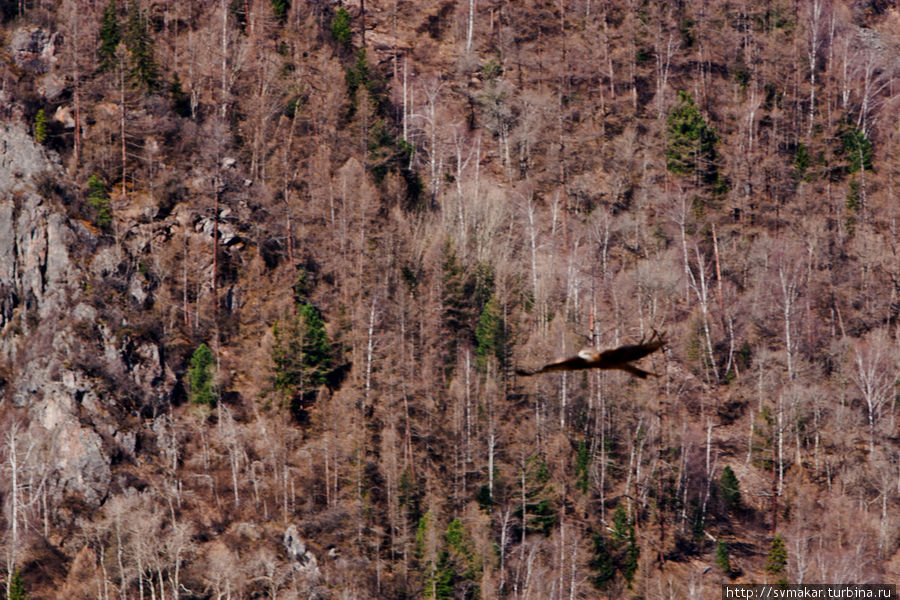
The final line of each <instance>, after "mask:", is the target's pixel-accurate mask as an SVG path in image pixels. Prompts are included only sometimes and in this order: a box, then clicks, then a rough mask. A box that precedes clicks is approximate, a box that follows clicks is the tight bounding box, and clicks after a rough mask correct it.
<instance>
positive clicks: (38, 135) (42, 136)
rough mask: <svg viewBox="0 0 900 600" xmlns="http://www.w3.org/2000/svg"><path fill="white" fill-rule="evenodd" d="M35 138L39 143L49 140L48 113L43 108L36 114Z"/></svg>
mask: <svg viewBox="0 0 900 600" xmlns="http://www.w3.org/2000/svg"><path fill="white" fill-rule="evenodd" d="M34 140H35V141H36V142H37V143H38V144H43V143H44V142H45V141H46V140H47V115H46V113H44V109H43V108H41V109H39V110H38V111H37V114H36V115H34Z"/></svg>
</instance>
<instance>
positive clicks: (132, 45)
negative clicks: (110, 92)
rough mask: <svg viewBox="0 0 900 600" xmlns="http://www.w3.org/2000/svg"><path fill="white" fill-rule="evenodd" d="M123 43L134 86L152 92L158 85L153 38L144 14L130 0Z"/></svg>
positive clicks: (157, 68) (134, 2)
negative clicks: (127, 54)
mask: <svg viewBox="0 0 900 600" xmlns="http://www.w3.org/2000/svg"><path fill="white" fill-rule="evenodd" d="M125 45H126V46H127V47H128V52H129V55H130V57H131V81H132V84H133V85H134V86H135V87H144V88H146V90H147V91H149V92H152V91H154V90H156V89H157V87H159V66H158V65H157V64H156V60H155V59H154V58H153V38H152V36H151V35H150V30H149V28H148V26H147V18H146V15H144V13H143V12H142V11H141V9H140V8H139V7H138V4H137V2H136V0H131V4H130V5H129V7H128V20H127V22H126V24H125Z"/></svg>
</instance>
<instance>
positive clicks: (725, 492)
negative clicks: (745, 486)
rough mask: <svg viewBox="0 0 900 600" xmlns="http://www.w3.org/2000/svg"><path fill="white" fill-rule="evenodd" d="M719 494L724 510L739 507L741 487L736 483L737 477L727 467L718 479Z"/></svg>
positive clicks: (727, 466)
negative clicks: (723, 502) (723, 503)
mask: <svg viewBox="0 0 900 600" xmlns="http://www.w3.org/2000/svg"><path fill="white" fill-rule="evenodd" d="M719 493H721V495H722V500H724V501H725V509H726V510H734V509H736V508H739V507H740V505H741V486H740V483H739V482H738V478H737V475H735V474H734V471H733V470H732V468H731V467H730V466H729V465H726V466H725V468H724V469H722V476H721V477H720V478H719Z"/></svg>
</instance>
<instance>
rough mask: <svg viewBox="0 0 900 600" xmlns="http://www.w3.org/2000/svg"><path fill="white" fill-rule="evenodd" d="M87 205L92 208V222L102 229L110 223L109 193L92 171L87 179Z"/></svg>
mask: <svg viewBox="0 0 900 600" xmlns="http://www.w3.org/2000/svg"><path fill="white" fill-rule="evenodd" d="M88 205H89V206H90V207H91V208H93V209H94V211H95V214H96V216H95V218H94V223H95V224H96V225H97V226H98V227H101V228H103V229H105V228H107V227H109V225H110V224H111V223H112V210H111V209H110V207H109V194H108V193H107V192H106V184H105V183H103V180H102V179H100V177H99V176H98V175H97V174H96V173H94V174H93V175H91V177H90V179H88Z"/></svg>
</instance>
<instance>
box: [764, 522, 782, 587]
mask: <svg viewBox="0 0 900 600" xmlns="http://www.w3.org/2000/svg"><path fill="white" fill-rule="evenodd" d="M786 567H787V548H785V545H784V538H783V537H781V534H780V533H779V534H778V535H776V536H775V538H774V539H773V540H772V547H771V549H769V558H768V559H767V560H766V571H767V572H768V573H769V575H771V576H772V577H774V578H775V581H774V583H775V584H776V585H786V584H787V579H786V578H785V568H786Z"/></svg>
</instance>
